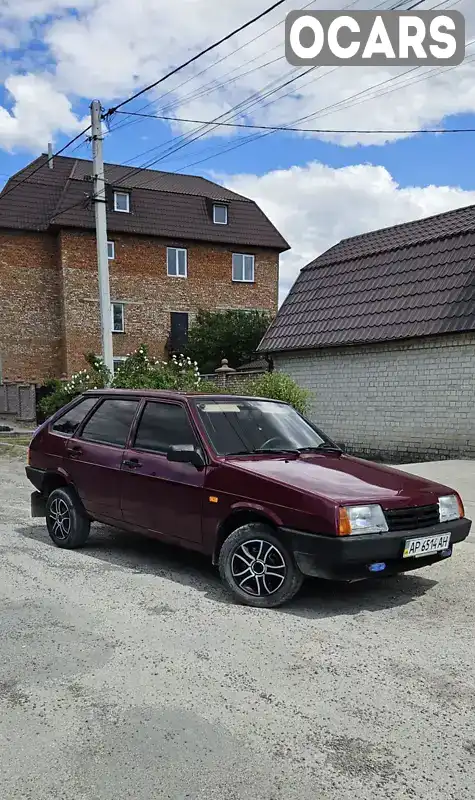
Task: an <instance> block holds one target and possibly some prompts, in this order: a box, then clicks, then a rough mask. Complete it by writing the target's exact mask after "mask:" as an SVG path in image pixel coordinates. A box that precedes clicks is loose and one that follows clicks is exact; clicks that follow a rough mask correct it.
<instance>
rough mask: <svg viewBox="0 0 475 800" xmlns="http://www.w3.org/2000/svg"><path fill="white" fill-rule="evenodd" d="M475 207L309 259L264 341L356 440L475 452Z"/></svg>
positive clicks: (335, 431) (314, 409)
mask: <svg viewBox="0 0 475 800" xmlns="http://www.w3.org/2000/svg"><path fill="white" fill-rule="evenodd" d="M474 264H475V206H470V207H468V208H461V209H458V210H455V211H450V212H448V213H445V214H439V215H437V216H434V217H430V218H427V219H423V220H418V221H415V222H410V223H407V224H405V225H396V226H395V227H392V228H386V229H383V230H379V231H374V232H372V233H367V234H363V235H361V236H355V237H353V238H351V239H346V240H344V241H342V242H340V243H339V244H337V245H335V246H334V247H332V248H331V249H330V250H328V251H327V252H326V253H323V255H321V256H319V257H318V258H317V259H315V261H312V262H311V263H310V264H308V265H307V266H306V267H304V268H303V269H302V271H301V272H300V275H299V276H298V278H297V280H296V282H295V284H294V286H293V287H292V289H291V291H290V293H289V295H288V297H287V298H286V300H285V302H284V303H283V305H282V307H281V309H280V311H279V313H278V315H277V318H276V320H275V322H274V323H273V325H272V326H271V327H270V329H269V331H268V332H267V334H266V335H265V337H264V339H263V340H262V342H261V344H260V347H259V350H260V352H262V353H263V354H268V355H271V356H272V358H273V361H274V363H275V367H276V369H280V370H283V371H285V372H287V373H289V374H290V375H291V376H293V377H294V378H295V379H296V380H297V381H298V382H299V383H300V384H302V385H303V386H305V387H307V388H308V389H309V390H310V391H311V394H312V406H311V416H312V417H313V418H314V420H315V421H316V422H318V424H320V425H321V427H322V428H323V429H324V430H327V431H328V433H329V434H330V435H332V436H333V437H334V438H336V439H337V440H341V441H345V442H346V443H347V445H348V447H349V449H350V450H352V451H353V452H356V453H359V454H361V455H366V456H369V457H381V458H385V459H388V460H394V461H400V462H403V461H411V460H414V461H417V460H424V459H426V458H433V459H442V458H460V457H462V458H473V457H475V402H474V400H475V268H474Z"/></svg>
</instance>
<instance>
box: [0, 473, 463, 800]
mask: <svg viewBox="0 0 475 800" xmlns="http://www.w3.org/2000/svg"><path fill="white" fill-rule="evenodd" d="M413 470H414V472H418V473H420V474H426V475H430V476H431V477H437V478H439V479H441V480H445V481H447V480H448V481H449V482H451V483H452V484H453V485H455V486H456V487H459V488H460V489H461V491H462V494H463V495H464V499H465V501H466V503H467V508H468V510H469V511H470V510H471V512H472V515H473V517H474V518H475V469H474V463H472V462H458V463H457V462H453V463H452V464H448V463H444V464H439V465H438V464H429V465H427V464H426V465H422V466H421V465H417V466H415V467H413ZM29 491H30V489H29V486H28V484H27V482H26V480H25V479H24V478H23V467H22V465H21V464H20V463H19V462H11V461H7V460H6V459H5V458H0V602H1V606H0V624H1V636H0V787H1V790H0V794H1V797H2V800H13V798H15V799H16V798H18V800H20V798H21V800H30V799H31V800H56V798H61V799H62V800H125V798H133V800H162V798H172V800H184V799H185V798H191V799H192V800H211V798H212V799H213V800H238V798H239V800H247V798H252V800H294V799H295V800H296V799H297V798H299V800H330V799H331V800H379V799H381V800H383V798H384V800H390V799H392V798H397V799H398V800H399V799H400V800H403V798H404V800H407V798H415V799H416V800H473V798H474V796H475V777H474V776H475V713H474V709H475V668H474V661H475V653H474V647H473V644H472V641H473V631H474V630H475V624H474V623H475V618H474V617H475V614H474V608H475V601H474V591H475V589H474V587H475V548H474V544H473V542H472V541H470V540H469V541H468V542H466V543H465V544H463V545H461V546H459V547H458V549H457V552H456V554H455V555H454V557H453V558H452V559H451V560H450V561H448V562H445V563H443V564H441V565H438V566H437V567H432V568H428V569H425V570H422V571H421V572H419V573H417V574H412V575H407V576H405V577H400V578H397V579H391V580H389V581H388V582H385V583H376V584H368V585H367V584H354V585H352V586H349V587H338V586H337V587H335V586H332V585H328V584H323V585H321V584H318V583H316V582H313V583H311V582H309V583H308V584H307V586H306V589H305V591H304V593H303V594H302V595H300V596H299V597H298V598H297V599H296V600H295V601H294V602H293V603H292V604H291V605H290V606H288V607H286V608H284V609H282V610H278V611H258V610H255V609H249V608H243V607H240V606H237V605H233V604H231V603H229V601H228V599H227V596H226V594H225V593H224V591H223V590H222V589H221V586H220V583H219V581H218V580H217V578H216V575H215V574H214V572H213V570H212V569H211V568H210V567H209V566H208V564H207V563H206V562H205V561H202V560H200V559H199V558H197V557H196V556H190V555H187V554H183V553H180V552H177V551H175V550H172V549H169V548H165V547H164V546H161V545H159V544H158V543H153V542H149V541H145V540H141V539H139V538H136V537H134V536H130V535H126V534H121V533H117V532H113V531H111V530H107V531H99V529H97V532H95V533H94V534H93V535H92V537H91V540H90V543H89V545H88V547H87V548H86V549H85V550H83V551H78V552H73V553H69V552H64V551H61V550H58V549H56V548H55V547H53V546H52V545H51V543H50V541H49V538H48V536H47V534H46V533H45V529H44V526H43V523H42V522H41V521H40V522H39V523H36V522H34V524H32V521H31V520H30V519H29V516H28V505H27V503H28V496H29Z"/></svg>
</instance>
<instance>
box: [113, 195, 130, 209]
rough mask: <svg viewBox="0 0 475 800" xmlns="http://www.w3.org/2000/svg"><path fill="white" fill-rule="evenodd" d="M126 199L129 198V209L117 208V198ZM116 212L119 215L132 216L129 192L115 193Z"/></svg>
mask: <svg viewBox="0 0 475 800" xmlns="http://www.w3.org/2000/svg"><path fill="white" fill-rule="evenodd" d="M119 195H120V197H126V198H127V204H126V205H127V208H118V207H117V198H118V197H119ZM114 211H118V212H119V214H130V193H129V192H114Z"/></svg>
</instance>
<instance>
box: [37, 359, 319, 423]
mask: <svg viewBox="0 0 475 800" xmlns="http://www.w3.org/2000/svg"><path fill="white" fill-rule="evenodd" d="M85 359H86V362H87V364H88V368H87V369H83V370H81V371H80V372H78V373H76V374H75V375H73V376H72V378H71V380H69V381H67V382H62V381H57V380H55V381H48V383H47V384H45V388H47V389H48V390H50V393H49V394H48V395H46V396H45V397H43V399H42V400H41V401H40V403H39V408H38V412H39V417H40V418H41V419H46V418H47V417H50V416H51V415H52V414H54V413H55V412H56V411H58V409H60V408H62V407H63V406H65V405H66V404H67V403H69V402H71V400H73V399H74V398H75V397H77V396H78V395H80V394H82V393H83V392H86V391H87V390H88V389H103V388H104V387H106V386H111V387H112V388H113V389H169V390H172V391H175V392H202V393H203V394H223V393H228V391H229V390H228V389H225V388H222V387H221V386H220V385H217V384H215V383H214V382H213V381H202V380H201V378H200V374H199V370H198V366H197V364H196V362H193V361H192V360H191V358H189V357H188V356H183V355H180V356H173V358H172V359H170V361H158V360H155V359H153V358H150V356H149V353H148V349H147V347H146V346H145V345H142V346H141V347H139V349H138V350H136V352H135V353H132V354H131V355H129V356H127V358H126V360H125V361H124V362H123V363H122V364H121V365H120V367H119V368H118V369H117V370H116V373H115V375H114V377H113V379H112V380H111V376H110V374H109V371H108V370H107V368H106V367H105V366H104V363H103V362H102V360H101V359H100V358H97V356H94V355H92V354H89V355H87V356H85ZM239 394H241V395H246V396H254V397H268V398H270V399H272V400H282V401H283V402H285V403H290V405H292V406H294V408H296V409H297V411H300V412H301V413H302V414H304V413H305V412H306V410H307V407H308V399H309V393H308V392H307V391H305V389H302V388H301V387H300V386H299V385H298V384H297V383H295V381H294V380H292V378H291V377H290V376H289V375H286V374H285V373H283V372H267V373H265V375H261V376H259V377H258V378H255V379H253V380H250V381H248V382H247V383H246V384H245V385H244V387H243V388H242V390H241V391H240V392H239Z"/></svg>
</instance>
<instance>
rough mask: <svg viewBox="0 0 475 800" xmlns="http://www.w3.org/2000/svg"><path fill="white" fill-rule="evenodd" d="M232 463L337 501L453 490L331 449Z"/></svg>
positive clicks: (411, 501)
mask: <svg viewBox="0 0 475 800" xmlns="http://www.w3.org/2000/svg"><path fill="white" fill-rule="evenodd" d="M232 463H233V466H234V467H237V468H238V469H241V470H244V471H245V472H249V473H252V474H254V475H256V477H257V476H258V477H261V478H266V479H268V480H272V481H274V482H276V483H281V484H285V485H286V486H291V487H293V488H295V489H299V490H300V491H304V492H305V493H307V494H314V495H316V496H318V497H323V498H327V499H328V500H332V501H334V502H335V503H336V504H346V503H358V502H362V503H366V502H377V503H381V504H382V505H384V506H386V507H389V508H391V507H398V506H399V507H401V508H402V507H404V506H416V505H429V504H431V503H434V502H436V501H437V498H438V497H439V496H440V495H443V494H450V493H451V492H453V490H451V489H449V488H448V487H446V486H442V485H441V484H438V483H433V482H432V481H428V480H426V479H425V478H419V477H416V476H415V475H410V474H408V473H407V472H402V471H401V470H398V469H394V468H392V467H386V466H383V465H380V464H375V463H373V462H371V461H364V460H362V459H359V458H353V457H352V456H345V455H342V456H338V455H335V454H330V453H321V454H320V453H318V454H312V455H302V456H300V457H299V458H294V457H293V456H290V457H289V458H288V459H285V458H283V457H282V458H280V457H277V458H276V457H274V456H271V457H265V458H249V459H232Z"/></svg>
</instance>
